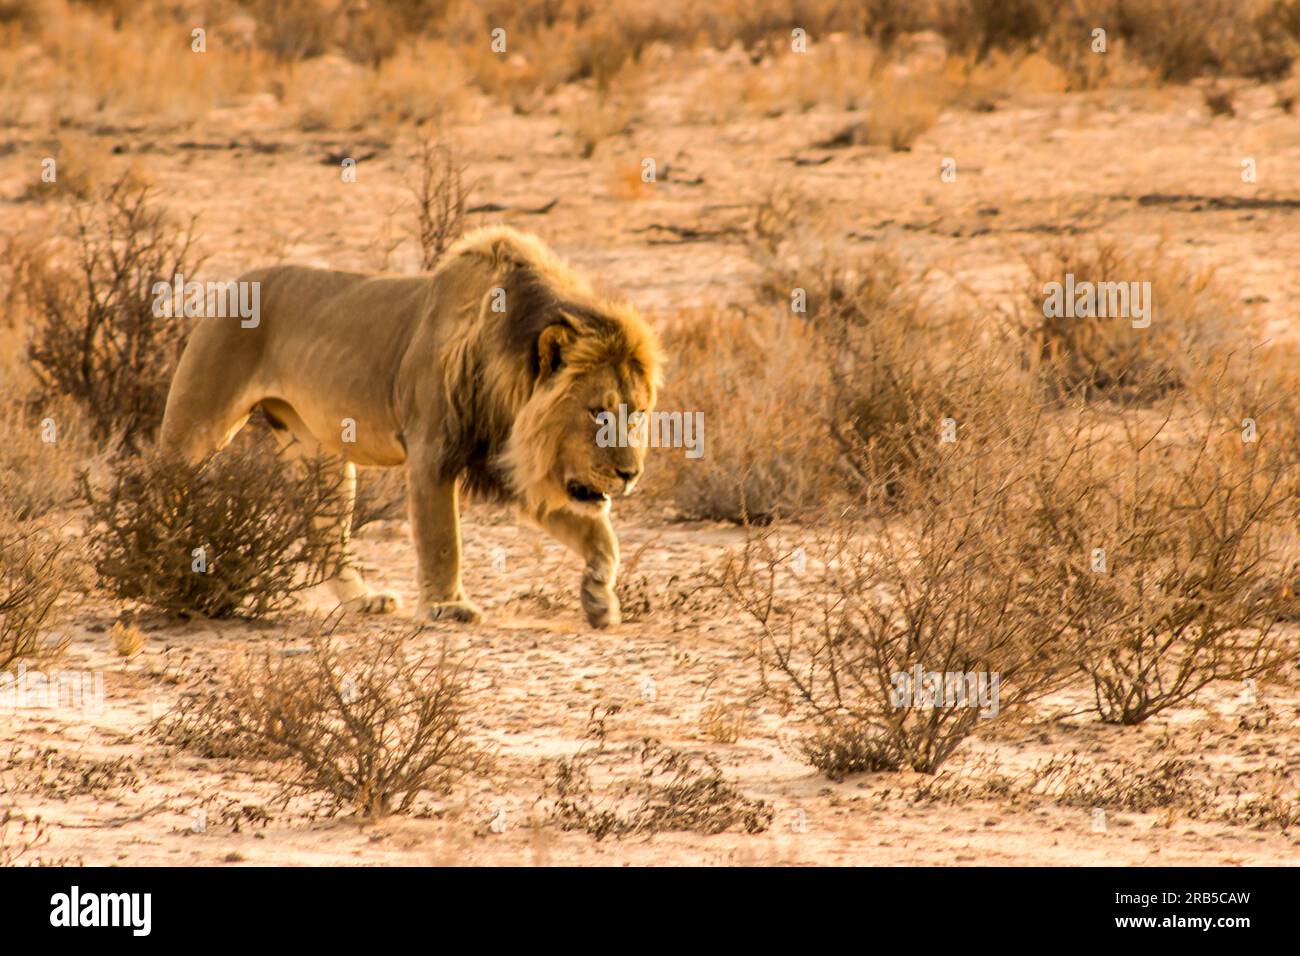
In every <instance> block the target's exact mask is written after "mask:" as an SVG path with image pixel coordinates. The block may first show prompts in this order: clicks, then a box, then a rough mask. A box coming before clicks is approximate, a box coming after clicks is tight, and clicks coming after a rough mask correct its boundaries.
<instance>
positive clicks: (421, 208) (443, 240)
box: [410, 139, 468, 272]
mask: <svg viewBox="0 0 1300 956" xmlns="http://www.w3.org/2000/svg"><path fill="white" fill-rule="evenodd" d="M465 169H466V166H465V164H464V163H462V162H461V161H460V159H459V157H458V156H457V154H456V150H455V148H454V147H453V146H452V144H451V143H449V142H446V141H444V140H437V141H435V140H431V139H422V140H420V148H419V152H418V153H417V155H416V173H415V181H414V182H412V183H411V186H410V189H411V195H412V196H413V197H414V199H415V222H416V235H415V238H416V239H417V240H418V241H419V243H420V268H421V269H422V270H424V271H425V272H430V271H432V270H433V267H434V266H436V265H437V264H438V261H439V260H440V259H441V258H442V255H443V253H444V252H446V251H447V247H448V246H450V245H451V244H452V243H453V242H455V241H456V240H457V239H459V238H460V237H461V235H462V234H463V233H464V232H465V198H466V194H467V192H468V189H467V187H466V186H465V183H464V178H463V177H464V173H465Z"/></svg>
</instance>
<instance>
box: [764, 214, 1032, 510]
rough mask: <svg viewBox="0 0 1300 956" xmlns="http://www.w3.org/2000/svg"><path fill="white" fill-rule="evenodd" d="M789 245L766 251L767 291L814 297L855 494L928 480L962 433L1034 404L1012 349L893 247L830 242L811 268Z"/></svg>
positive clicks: (821, 352) (780, 297)
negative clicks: (931, 293)
mask: <svg viewBox="0 0 1300 956" xmlns="http://www.w3.org/2000/svg"><path fill="white" fill-rule="evenodd" d="M767 228H771V227H770V226H769V227H767ZM772 248H774V249H775V253H773V252H772V251H769V250H770V249H772ZM784 248H785V245H784V244H783V243H779V242H778V243H776V244H775V245H774V246H769V249H762V248H760V249H758V250H757V253H756V254H757V256H758V258H759V261H760V264H762V265H763V266H764V267H765V271H764V276H763V280H762V286H761V292H762V294H764V295H766V296H768V297H770V298H772V299H774V300H775V301H778V302H781V301H784V302H791V301H792V300H793V299H796V298H797V297H799V296H800V295H802V296H803V298H804V300H805V307H806V310H807V316H808V319H807V321H808V326H809V328H810V329H811V331H812V341H813V343H814V344H813V348H814V349H815V351H816V354H817V355H818V356H820V357H821V360H822V362H823V363H824V366H825V371H824V373H823V380H824V381H825V383H826V387H825V396H826V399H825V401H826V404H825V406H824V409H825V410H824V411H823V412H822V413H821V414H822V420H823V421H824V422H825V427H826V431H827V432H828V433H829V435H830V437H831V439H832V440H833V443H834V445H835V447H836V449H837V451H838V454H839V461H840V463H841V466H842V470H843V471H845V473H847V474H848V476H849V477H850V479H851V480H850V482H849V486H850V487H851V488H852V489H853V490H854V491H855V492H858V493H864V494H866V495H868V496H869V498H870V499H871V501H872V503H874V504H888V503H890V502H892V501H894V500H896V499H898V498H899V497H900V496H902V495H904V494H906V493H908V492H909V491H911V490H915V489H916V488H918V483H917V481H916V479H918V478H920V479H924V477H925V476H926V475H928V474H930V473H931V472H932V471H933V470H934V468H935V467H936V465H937V457H936V456H938V455H940V454H941V452H942V445H943V442H944V441H945V440H946V439H947V438H949V437H952V435H953V432H955V434H956V435H957V436H959V437H960V440H962V441H970V442H974V443H976V444H980V443H982V442H985V441H986V440H989V439H991V438H992V437H994V436H997V435H1000V434H1004V433H1005V432H1006V431H1007V429H1008V427H1015V425H1014V423H1012V424H1011V425H1010V426H1009V425H1008V421H1007V419H1008V418H1009V417H1011V416H1013V415H1015V414H1017V413H1018V412H1019V411H1020V410H1022V409H1024V408H1026V407H1027V406H1028V405H1029V404H1030V401H1029V400H1030V398H1031V395H1030V392H1029V388H1028V382H1027V381H1026V379H1025V376H1024V375H1022V374H1021V372H1020V371H1019V370H1018V369H1017V368H1016V366H1015V363H1014V362H1013V361H1012V360H1011V359H1009V358H1008V357H1007V355H1006V353H1005V349H1000V348H998V347H997V343H993V342H989V341H985V340H984V339H983V338H981V336H980V335H979V333H978V332H977V330H975V329H973V328H971V327H970V325H969V323H966V322H964V321H962V320H961V318H960V317H959V316H957V315H956V314H954V313H952V312H951V311H949V310H945V309H942V308H939V307H937V306H936V305H935V304H934V303H932V302H931V301H930V300H929V297H928V296H927V295H926V293H925V286H924V278H925V277H924V275H921V274H917V273H915V272H914V271H912V270H910V269H908V268H905V267H904V266H903V264H902V263H901V261H900V260H899V259H898V258H897V257H896V256H895V255H893V254H892V253H891V252H889V251H888V250H873V251H872V252H869V253H867V254H864V255H858V256H848V255H843V254H837V253H835V252H833V251H825V250H823V251H822V252H821V253H820V254H817V255H815V256H812V257H810V259H811V261H810V262H809V264H807V265H803V264H801V263H800V262H799V260H798V259H795V258H793V257H791V259H790V260H787V259H785V258H783V250H784Z"/></svg>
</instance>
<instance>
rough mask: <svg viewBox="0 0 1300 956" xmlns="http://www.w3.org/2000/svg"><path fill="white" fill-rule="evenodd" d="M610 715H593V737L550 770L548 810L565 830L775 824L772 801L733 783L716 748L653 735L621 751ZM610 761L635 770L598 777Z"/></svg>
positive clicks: (600, 833)
mask: <svg viewBox="0 0 1300 956" xmlns="http://www.w3.org/2000/svg"><path fill="white" fill-rule="evenodd" d="M610 713H612V711H611V712H610ZM608 716H609V713H606V714H605V715H603V716H601V717H599V718H596V717H594V716H593V719H592V721H591V724H590V726H589V727H588V737H589V738H591V740H592V741H593V743H592V744H590V745H587V746H584V747H583V748H582V749H581V750H579V751H578V753H576V754H574V755H573V756H572V757H564V758H561V759H559V760H557V761H556V762H555V764H554V767H553V772H552V774H549V775H548V777H547V780H546V796H547V797H549V798H550V800H551V813H550V816H551V819H552V820H553V821H554V822H555V823H557V824H558V825H559V827H560V829H562V830H583V831H585V832H587V833H590V834H591V835H592V836H594V837H595V838H596V839H597V840H603V839H604V838H605V837H607V836H611V835H613V836H617V837H622V836H627V835H630V834H635V833H646V834H652V833H666V832H674V831H687V832H694V833H708V834H714V833H723V832H725V831H727V830H730V829H732V828H735V827H739V828H740V829H742V830H743V831H744V832H746V833H762V832H763V831H765V830H766V829H767V828H768V827H770V826H771V825H772V816H773V810H772V807H771V805H770V804H768V803H767V802H766V801H764V800H753V799H750V798H749V797H746V796H744V795H743V794H742V793H740V792H739V791H738V790H737V789H736V788H735V787H734V786H732V785H731V784H730V783H728V782H727V780H726V778H724V777H723V775H722V769H721V768H720V767H719V765H718V761H717V758H716V757H714V756H713V755H711V754H690V753H685V752H683V751H680V750H675V749H674V748H672V747H670V746H668V745H667V744H664V743H663V742H662V741H659V740H654V739H651V738H645V739H643V740H641V741H639V742H637V743H633V744H631V745H629V746H627V747H624V748H619V749H617V750H615V749H613V748H611V747H610V746H609V744H608V740H607V737H606V730H605V719H606V717H608ZM602 764H603V765H606V766H605V767H602V766H601V765H602ZM610 764H615V765H617V766H622V765H625V764H631V765H632V771H631V772H630V773H627V772H625V773H623V774H620V773H617V772H608V771H607V772H602V773H600V775H599V778H600V779H599V780H597V781H593V779H592V770H593V769H595V768H597V767H600V768H601V770H602V771H606V768H607V766H608V765H610ZM620 778H621V779H620ZM602 789H608V794H607V795H606V796H603V797H602V796H598V795H597V791H598V790H602Z"/></svg>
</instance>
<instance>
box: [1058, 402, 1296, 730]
mask: <svg viewBox="0 0 1300 956" xmlns="http://www.w3.org/2000/svg"><path fill="white" fill-rule="evenodd" d="M1123 429H1124V435H1123V438H1122V440H1120V441H1119V442H1117V443H1116V444H1117V445H1118V448H1117V449H1115V450H1108V451H1106V452H1104V453H1100V454H1095V455H1094V454H1089V455H1083V456H1078V457H1076V458H1075V460H1074V462H1073V463H1072V465H1071V468H1070V474H1069V475H1068V476H1067V477H1065V478H1064V480H1063V487H1064V488H1065V489H1066V490H1067V494H1054V495H1045V496H1043V497H1042V499H1041V500H1040V501H1039V504H1038V510H1039V512H1040V521H1041V525H1042V528H1043V535H1044V537H1045V538H1047V539H1049V540H1051V541H1053V542H1054V543H1056V544H1058V545H1059V546H1060V549H1061V551H1062V552H1063V553H1065V554H1067V555H1072V556H1073V557H1072V558H1070V559H1067V560H1063V561H1059V562H1056V563H1053V564H1051V565H1048V566H1044V567H1042V568H1040V569H1039V575H1040V584H1041V585H1042V586H1043V587H1045V588H1048V589H1050V590H1051V591H1052V592H1054V593H1056V594H1058V595H1059V597H1060V600H1061V601H1062V602H1063V603H1065V604H1068V605H1069V606H1070V607H1072V608H1076V609H1077V610H1078V612H1079V613H1078V615H1077V620H1076V621H1074V622H1073V624H1072V633H1073V635H1074V637H1075V638H1076V639H1077V640H1078V641H1079V642H1080V643H1081V645H1082V654H1081V657H1080V658H1079V667H1080V668H1081V670H1082V672H1083V673H1084V674H1086V675H1087V676H1088V678H1089V679H1090V681H1091V683H1092V687H1093V692H1094V695H1095V699H1096V706H1097V711H1098V713H1099V714H1100V715H1101V718H1102V720H1104V721H1106V722H1109V723H1120V724H1137V723H1140V722H1142V721H1143V720H1145V719H1147V718H1148V717H1150V716H1152V715H1153V714H1157V713H1160V712H1161V711H1163V710H1166V709H1167V708H1169V707H1173V706H1175V705H1177V704H1179V703H1181V702H1183V701H1185V700H1187V699H1189V698H1191V697H1192V696H1193V695H1194V694H1196V693H1197V692H1198V691H1199V690H1201V688H1203V687H1205V686H1206V685H1208V684H1209V683H1211V682H1212V681H1216V680H1231V681H1242V680H1245V679H1247V678H1252V677H1265V676H1267V675H1268V674H1270V673H1271V672H1272V671H1273V670H1274V669H1275V668H1276V667H1277V666H1278V665H1279V664H1280V663H1281V662H1282V660H1283V659H1284V656H1285V654H1286V649H1287V642H1286V638H1285V636H1284V635H1282V634H1280V633H1279V632H1278V630H1277V628H1276V626H1275V625H1276V622H1277V620H1278V618H1279V617H1280V616H1282V614H1283V612H1284V609H1285V602H1286V594H1285V592H1284V591H1283V590H1282V589H1281V588H1279V587H1277V586H1276V584H1275V578H1276V573H1277V569H1278V567H1279V565H1280V564H1281V562H1282V556H1283V552H1282V542H1283V541H1284V540H1285V537H1284V536H1285V534H1286V533H1288V532H1289V531H1291V530H1292V528H1293V527H1294V523H1295V518H1296V500H1297V499H1296V497H1295V494H1294V491H1293V490H1292V489H1291V487H1290V486H1289V485H1288V483H1287V482H1286V481H1285V478H1286V475H1287V474H1288V472H1289V471H1290V470H1291V469H1293V468H1294V467H1295V464H1294V454H1292V455H1289V456H1287V457H1285V458H1283V457H1278V456H1274V457H1270V456H1269V455H1267V454H1265V453H1263V452H1261V451H1260V449H1259V443H1257V442H1244V441H1242V440H1241V436H1240V435H1239V434H1237V433H1231V434H1229V435H1227V436H1224V435H1223V433H1222V432H1221V431H1220V426H1219V425H1218V423H1217V422H1214V421H1213V420H1211V421H1210V422H1209V423H1203V422H1197V421H1193V422H1191V423H1189V424H1186V425H1184V426H1183V427H1182V428H1179V427H1178V426H1174V427H1171V426H1170V425H1169V418H1168V416H1166V417H1165V419H1164V420H1159V421H1155V422H1150V421H1145V422H1144V421H1143V420H1142V419H1141V418H1138V417H1136V416H1126V417H1125V419H1124V421H1123ZM1180 432H1181V434H1180ZM1234 446H1235V447H1234ZM1099 549H1100V550H1099Z"/></svg>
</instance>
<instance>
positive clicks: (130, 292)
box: [27, 176, 200, 447]
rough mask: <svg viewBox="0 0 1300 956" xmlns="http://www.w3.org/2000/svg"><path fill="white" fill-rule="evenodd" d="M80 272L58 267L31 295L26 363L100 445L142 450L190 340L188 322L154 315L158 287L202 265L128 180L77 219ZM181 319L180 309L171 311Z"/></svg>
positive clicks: (186, 233) (146, 193) (188, 234)
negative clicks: (113, 442)
mask: <svg viewBox="0 0 1300 956" xmlns="http://www.w3.org/2000/svg"><path fill="white" fill-rule="evenodd" d="M76 229H77V239H78V244H77V250H76V264H75V278H74V273H73V272H70V271H66V270H58V269H57V268H52V269H50V270H46V271H45V272H43V273H41V272H40V270H37V269H32V270H30V272H31V274H33V275H38V276H39V281H36V282H34V283H33V285H32V286H31V287H30V288H29V290H28V295H29V300H28V301H29V302H30V306H31V309H32V311H33V316H32V324H31V331H30V335H31V337H30V340H29V343H28V353H27V354H28V360H29V363H30V365H31V369H32V372H33V374H34V375H35V378H36V379H37V382H38V384H39V386H40V388H41V389H42V390H43V392H44V396H45V397H46V398H48V397H50V396H67V397H68V398H71V399H72V400H73V401H75V402H76V403H77V404H78V405H79V406H80V407H81V409H82V412H83V414H84V416H85V419H86V421H87V423H88V424H89V426H90V427H91V430H92V432H93V434H94V437H96V438H99V439H104V438H108V437H110V436H118V437H120V438H121V440H122V441H124V442H125V443H127V445H128V446H132V447H134V446H137V445H138V443H139V441H140V440H141V439H143V438H148V437H149V436H152V435H153V434H154V433H155V432H156V431H157V428H158V426H159V424H160V423H161V421H162V413H163V408H164V406H165V404H166V401H167V389H168V387H169V386H170V384H171V378H172V372H173V371H174V369H175V367H176V362H177V361H178V359H179V357H180V352H181V349H182V347H183V346H184V343H185V335H186V332H187V328H186V319H185V318H184V316H183V315H173V316H158V315H155V314H154V300H155V296H154V293H153V286H154V283H157V282H163V283H166V284H168V285H170V284H171V282H172V280H173V276H175V275H176V274H177V273H180V274H182V275H184V276H186V277H189V276H192V275H193V274H194V271H195V270H196V269H197V268H198V266H199V265H200V261H199V260H196V258H195V257H194V254H193V250H192V246H191V243H192V238H193V233H192V224H191V227H190V229H186V230H183V231H182V230H178V229H177V228H176V226H175V225H174V224H173V223H172V222H171V221H170V219H169V218H168V216H167V214H166V212H165V211H164V210H162V209H160V208H157V207H156V206H155V204H154V201H153V196H152V192H151V190H150V189H149V187H147V186H142V185H139V184H138V183H136V182H135V181H134V180H133V179H132V178H131V177H130V176H122V177H120V178H118V179H117V180H116V181H115V182H113V183H112V184H111V185H109V186H108V187H107V189H106V190H105V192H104V194H103V196H102V198H101V199H100V200H99V201H98V202H97V203H96V204H94V205H92V206H91V207H90V208H89V211H87V210H86V209H85V208H81V207H79V208H78V210H77V216H76ZM174 311H176V310H174Z"/></svg>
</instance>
